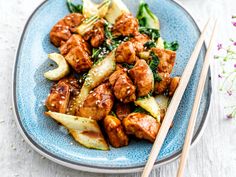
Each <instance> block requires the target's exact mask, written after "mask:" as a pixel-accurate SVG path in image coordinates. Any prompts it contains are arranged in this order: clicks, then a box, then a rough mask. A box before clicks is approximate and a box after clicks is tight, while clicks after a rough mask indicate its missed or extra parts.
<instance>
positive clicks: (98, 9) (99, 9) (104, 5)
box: [83, 0, 111, 18]
mask: <svg viewBox="0 0 236 177" xmlns="http://www.w3.org/2000/svg"><path fill="white" fill-rule="evenodd" d="M110 3H111V0H104V1H102V2H101V3H100V4H96V3H94V2H93V1H91V0H83V15H84V16H85V18H89V17H91V16H98V17H99V18H103V17H104V16H105V15H106V14H107V12H108V8H109V6H110Z"/></svg>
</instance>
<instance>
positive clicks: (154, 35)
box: [139, 27, 160, 41]
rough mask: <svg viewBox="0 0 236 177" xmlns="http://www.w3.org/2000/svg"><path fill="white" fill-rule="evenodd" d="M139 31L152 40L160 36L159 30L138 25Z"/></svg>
mask: <svg viewBox="0 0 236 177" xmlns="http://www.w3.org/2000/svg"><path fill="white" fill-rule="evenodd" d="M139 32H140V33H142V34H146V35H148V36H149V37H150V38H151V40H153V41H156V40H157V39H158V38H159V37H160V33H159V30H158V29H154V28H148V27H140V28H139Z"/></svg>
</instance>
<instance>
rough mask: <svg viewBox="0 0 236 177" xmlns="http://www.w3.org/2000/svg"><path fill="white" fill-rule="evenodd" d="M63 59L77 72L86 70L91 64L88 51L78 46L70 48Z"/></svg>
mask: <svg viewBox="0 0 236 177" xmlns="http://www.w3.org/2000/svg"><path fill="white" fill-rule="evenodd" d="M65 59H66V61H67V62H68V63H69V64H70V65H71V67H72V68H73V69H74V70H75V71H76V72H77V73H81V72H84V71H88V70H89V69H90V68H91V66H92V64H93V62H92V61H91V59H90V57H89V55H88V53H87V52H85V51H84V49H83V48H82V47H80V46H76V47H74V48H73V49H71V50H70V52H69V53H68V54H67V55H66V56H65Z"/></svg>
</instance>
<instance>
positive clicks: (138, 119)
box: [122, 113, 160, 142]
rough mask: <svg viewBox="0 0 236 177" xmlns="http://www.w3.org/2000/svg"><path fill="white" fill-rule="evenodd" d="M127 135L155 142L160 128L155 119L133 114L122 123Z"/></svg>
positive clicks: (141, 114)
mask: <svg viewBox="0 0 236 177" xmlns="http://www.w3.org/2000/svg"><path fill="white" fill-rule="evenodd" d="M122 123H123V125H124V127H125V130H126V133H127V134H131V135H135V136H136V137H137V138H140V139H146V140H149V141H151V142H154V141H155V139H156V136H157V133H158V131H159V128H160V124H159V123H158V122H157V121H156V119H155V118H153V117H151V116H149V115H146V114H143V113H131V114H129V115H128V116H127V117H126V118H124V119H123V121H122Z"/></svg>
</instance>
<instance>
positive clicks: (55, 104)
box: [45, 81, 70, 113]
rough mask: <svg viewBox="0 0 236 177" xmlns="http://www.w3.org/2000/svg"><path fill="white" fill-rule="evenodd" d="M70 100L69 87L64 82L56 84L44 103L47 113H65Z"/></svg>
mask: <svg viewBox="0 0 236 177" xmlns="http://www.w3.org/2000/svg"><path fill="white" fill-rule="evenodd" d="M69 99H70V86H69V84H66V83H65V82H60V81H59V82H58V83H57V84H55V85H54V86H53V87H52V88H51V91H50V94H49V96H48V98H47V100H46V102H45V105H46V107H47V108H48V110H49V111H53V112H59V113H66V111H67V107H68V104H69Z"/></svg>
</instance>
